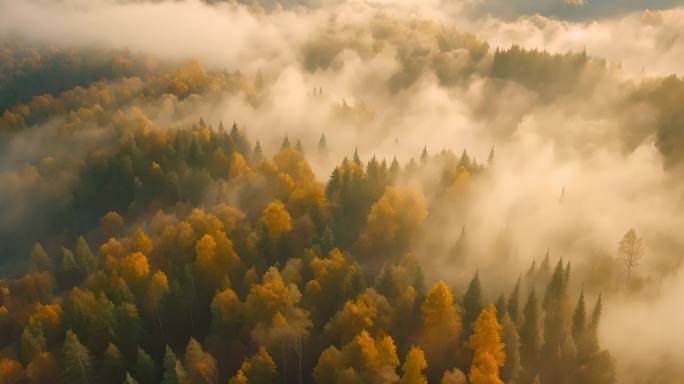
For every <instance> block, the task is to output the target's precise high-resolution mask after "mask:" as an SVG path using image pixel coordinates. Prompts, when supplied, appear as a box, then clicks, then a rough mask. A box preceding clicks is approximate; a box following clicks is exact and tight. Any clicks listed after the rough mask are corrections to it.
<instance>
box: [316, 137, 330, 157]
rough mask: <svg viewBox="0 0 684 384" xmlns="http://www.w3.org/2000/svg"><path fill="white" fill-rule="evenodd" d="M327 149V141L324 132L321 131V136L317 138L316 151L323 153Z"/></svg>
mask: <svg viewBox="0 0 684 384" xmlns="http://www.w3.org/2000/svg"><path fill="white" fill-rule="evenodd" d="M327 151H328V142H327V140H326V138H325V133H321V138H320V139H318V153H321V154H325V153H326V152H327Z"/></svg>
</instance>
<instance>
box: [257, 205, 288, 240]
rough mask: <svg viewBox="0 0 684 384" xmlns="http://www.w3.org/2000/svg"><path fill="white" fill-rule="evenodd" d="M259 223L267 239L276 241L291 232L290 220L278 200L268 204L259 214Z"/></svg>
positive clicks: (283, 206)
mask: <svg viewBox="0 0 684 384" xmlns="http://www.w3.org/2000/svg"><path fill="white" fill-rule="evenodd" d="M261 223H262V224H263V226H264V230H265V232H266V234H267V235H268V237H269V239H272V240H278V239H280V238H281V237H282V236H283V235H285V234H287V233H289V232H290V231H291V230H292V219H291V218H290V213H289V212H287V210H286V209H285V205H284V204H283V203H282V202H280V201H279V200H276V201H273V202H271V203H269V204H268V205H267V206H266V208H264V210H263V211H262V212H261Z"/></svg>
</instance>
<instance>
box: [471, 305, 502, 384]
mask: <svg viewBox="0 0 684 384" xmlns="http://www.w3.org/2000/svg"><path fill="white" fill-rule="evenodd" d="M468 345H469V346H470V348H472V349H473V351H474V356H473V362H472V365H471V367H470V374H469V377H470V383H471V384H503V381H501V379H500V378H499V369H500V368H501V367H502V366H503V363H504V359H505V357H506V355H505V354H504V350H503V349H504V345H503V343H502V342H501V325H499V322H497V321H496V308H494V306H493V305H490V306H488V307H486V308H485V309H483V310H482V312H480V315H479V316H478V317H477V320H476V321H475V324H474V327H473V335H471V336H470V339H469V340H468Z"/></svg>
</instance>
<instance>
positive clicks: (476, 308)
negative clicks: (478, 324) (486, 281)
mask: <svg viewBox="0 0 684 384" xmlns="http://www.w3.org/2000/svg"><path fill="white" fill-rule="evenodd" d="M463 309H464V314H463V330H464V332H463V337H464V338H468V337H469V336H470V333H471V331H472V329H473V328H472V327H473V323H474V322H475V319H477V317H478V316H479V314H480V311H482V286H481V285H480V276H479V274H478V273H477V272H475V276H473V278H472V280H470V284H468V289H467V290H466V292H465V294H464V295H463Z"/></svg>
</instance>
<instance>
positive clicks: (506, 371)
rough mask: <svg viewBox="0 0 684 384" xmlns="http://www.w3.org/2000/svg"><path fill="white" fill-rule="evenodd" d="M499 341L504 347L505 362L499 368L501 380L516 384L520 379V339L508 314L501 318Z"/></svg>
mask: <svg viewBox="0 0 684 384" xmlns="http://www.w3.org/2000/svg"><path fill="white" fill-rule="evenodd" d="M501 339H502V341H503V343H504V345H505V347H504V353H505V354H506V360H505V361H504V365H503V367H501V379H502V380H503V381H504V382H505V383H507V384H516V383H517V382H518V378H519V377H520V370H521V369H522V367H521V365H520V337H519V336H518V331H517V330H516V327H515V322H514V321H513V319H512V318H511V315H510V314H508V313H507V314H506V315H504V317H503V323H502V325H501Z"/></svg>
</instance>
